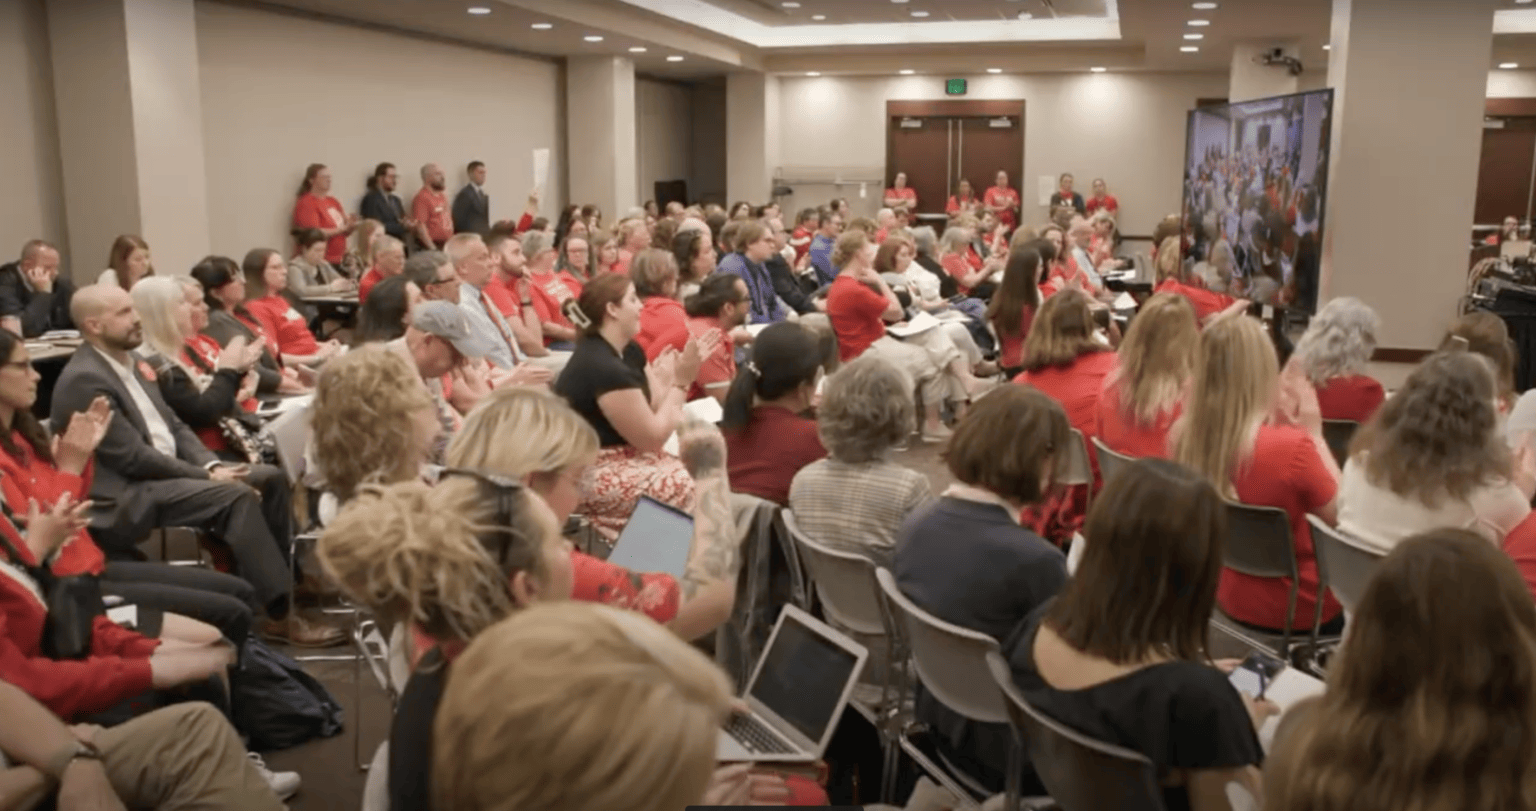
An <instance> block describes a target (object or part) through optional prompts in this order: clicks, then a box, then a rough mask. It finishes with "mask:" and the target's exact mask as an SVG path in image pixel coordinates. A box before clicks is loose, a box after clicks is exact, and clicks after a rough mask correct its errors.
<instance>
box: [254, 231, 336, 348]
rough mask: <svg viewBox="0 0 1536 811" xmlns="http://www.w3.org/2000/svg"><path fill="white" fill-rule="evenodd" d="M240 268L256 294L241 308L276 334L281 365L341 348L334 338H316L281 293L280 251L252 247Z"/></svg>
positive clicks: (284, 285) (283, 276) (284, 275)
mask: <svg viewBox="0 0 1536 811" xmlns="http://www.w3.org/2000/svg"><path fill="white" fill-rule="evenodd" d="M241 270H243V271H244V272H245V285H246V287H247V288H248V289H249V290H250V291H251V292H253V293H256V294H258V295H257V297H256V298H254V299H252V300H249V301H247V302H246V305H245V307H246V309H247V310H249V311H250V313H251V315H253V316H255V318H256V320H257V321H259V322H261V325H262V327H263V328H264V330H265V333H266V334H267V335H271V336H275V337H276V339H277V349H278V351H279V352H280V353H281V355H282V359H283V362H284V363H285V364H287V365H289V366H297V365H309V364H318V363H324V362H325V361H327V360H330V359H331V358H332V357H333V356H335V355H336V353H338V352H340V351H341V344H340V343H339V342H337V341H334V340H333V341H326V342H325V343H323V344H322V343H320V342H319V341H316V340H315V335H314V333H312V332H310V331H309V323H308V322H307V321H305V319H304V316H303V314H301V313H300V312H299V311H298V310H296V309H294V306H293V302H291V301H289V300H288V298H287V297H286V296H285V295H284V291H286V290H287V289H288V268H287V266H286V265H284V264H283V257H282V255H281V254H279V253H278V252H277V251H274V250H271V249H269V248H255V249H253V250H252V251H251V252H250V253H247V254H246V255H245V261H244V262H242V263H241Z"/></svg>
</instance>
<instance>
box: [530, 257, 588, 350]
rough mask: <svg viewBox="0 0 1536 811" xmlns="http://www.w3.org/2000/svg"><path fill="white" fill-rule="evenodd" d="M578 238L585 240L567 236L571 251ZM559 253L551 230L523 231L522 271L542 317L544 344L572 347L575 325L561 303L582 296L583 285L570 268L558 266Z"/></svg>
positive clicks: (536, 309)
mask: <svg viewBox="0 0 1536 811" xmlns="http://www.w3.org/2000/svg"><path fill="white" fill-rule="evenodd" d="M576 242H581V243H582V244H583V245H585V244H586V243H585V241H584V240H579V239H577V238H576V237H570V238H568V239H567V240H566V250H567V251H569V250H570V247H571V245H572V243H576ZM559 256H560V253H559V251H557V250H556V249H555V242H554V239H553V238H552V237H550V235H549V234H546V233H544V232H542V231H529V232H528V233H526V234H524V235H523V257H524V261H525V262H526V264H525V265H524V270H523V272H524V275H526V276H527V278H528V286H529V292H530V294H531V296H530V301H532V303H533V309H534V313H535V314H536V315H537V316H538V319H539V331H540V333H541V334H542V335H543V336H544V345H545V346H546V347H549V348H550V349H571V348H573V347H575V345H576V327H575V326H574V325H572V324H571V321H570V319H568V318H566V317H565V312H564V310H563V309H562V307H564V305H565V302H567V301H569V300H572V299H576V298H579V297H580V296H581V291H582V290H583V289H584V285H582V283H581V280H579V279H577V278H576V277H575V276H572V275H571V272H570V271H568V270H561V271H556V270H555V261H556V260H557V259H558V258H559Z"/></svg>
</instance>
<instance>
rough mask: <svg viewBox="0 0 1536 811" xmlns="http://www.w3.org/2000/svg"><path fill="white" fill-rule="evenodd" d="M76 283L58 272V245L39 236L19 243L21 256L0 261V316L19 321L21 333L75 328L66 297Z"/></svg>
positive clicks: (24, 335) (72, 292) (29, 336)
mask: <svg viewBox="0 0 1536 811" xmlns="http://www.w3.org/2000/svg"><path fill="white" fill-rule="evenodd" d="M74 295H75V286H74V285H73V284H71V283H70V281H69V279H66V278H64V277H62V276H60V275H59V249H58V248H55V247H53V246H52V245H49V244H48V243H47V242H44V241H43V240H41V239H33V240H28V241H27V244H25V245H23V246H22V247H21V259H19V260H18V261H16V262H12V263H10V264H6V265H0V317H10V318H15V319H17V320H18V321H20V322H21V334H22V337H25V338H35V337H37V336H39V335H42V334H43V333H45V332H47V331H49V330H54V329H74V328H75V322H74V321H73V320H71V319H70V317H69V301H70V299H71V298H73V297H74Z"/></svg>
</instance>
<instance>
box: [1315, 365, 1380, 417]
mask: <svg viewBox="0 0 1536 811" xmlns="http://www.w3.org/2000/svg"><path fill="white" fill-rule="evenodd" d="M1386 400H1387V393H1386V391H1385V390H1383V389H1382V387H1381V384H1380V383H1378V382H1376V379H1375V378H1372V377H1367V376H1366V375H1340V376H1338V377H1335V378H1331V379H1329V380H1328V381H1327V382H1326V383H1324V384H1323V385H1321V386H1318V387H1317V405H1318V407H1319V408H1321V409H1322V412H1323V419H1325V420H1354V421H1355V422H1365V421H1366V420H1369V419H1370V418H1371V416H1372V415H1374V414H1375V413H1376V409H1378V408H1381V404H1382V403H1384V402H1386Z"/></svg>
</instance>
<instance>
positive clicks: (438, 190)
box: [411, 163, 453, 251]
mask: <svg viewBox="0 0 1536 811" xmlns="http://www.w3.org/2000/svg"><path fill="white" fill-rule="evenodd" d="M446 185H447V178H446V177H444V175H443V167H441V166H438V165H437V164H435V163H429V164H427V165H426V166H423V167H421V191H419V192H416V198H415V199H414V200H412V201H411V217H413V218H414V219H415V220H416V239H417V240H419V241H420V242H421V247H423V248H426V249H428V250H438V251H440V250H442V249H443V246H445V245H447V244H448V239H449V238H450V237H452V236H453V212H452V211H450V210H449V208H448V194H447V192H445V191H443V189H444V188H445V187H446Z"/></svg>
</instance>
